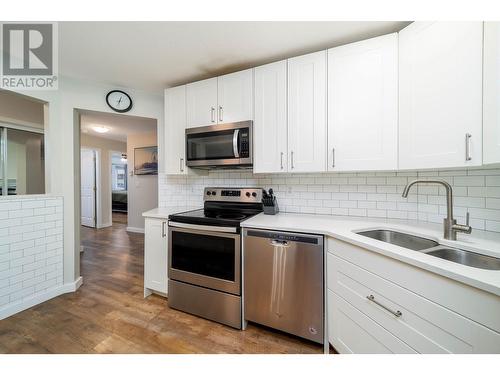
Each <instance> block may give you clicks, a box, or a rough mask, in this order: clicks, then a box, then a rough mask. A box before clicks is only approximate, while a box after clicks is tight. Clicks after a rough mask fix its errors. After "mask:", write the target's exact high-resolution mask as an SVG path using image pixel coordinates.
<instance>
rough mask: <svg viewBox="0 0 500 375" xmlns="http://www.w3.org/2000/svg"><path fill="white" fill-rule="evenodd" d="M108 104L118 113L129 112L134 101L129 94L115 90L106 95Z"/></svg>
mask: <svg viewBox="0 0 500 375" xmlns="http://www.w3.org/2000/svg"><path fill="white" fill-rule="evenodd" d="M106 102H107V103H108V105H109V106H110V107H111V109H112V110H114V111H116V112H128V111H130V109H132V99H131V98H130V96H128V94H127V93H125V92H123V91H120V90H113V91H110V92H109V93H108V95H106Z"/></svg>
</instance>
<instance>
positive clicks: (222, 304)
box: [168, 188, 262, 329]
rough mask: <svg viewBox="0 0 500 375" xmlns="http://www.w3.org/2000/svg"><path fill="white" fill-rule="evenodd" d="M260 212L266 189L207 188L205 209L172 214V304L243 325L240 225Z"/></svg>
mask: <svg viewBox="0 0 500 375" xmlns="http://www.w3.org/2000/svg"><path fill="white" fill-rule="evenodd" d="M260 212H262V189H259V188H205V191H204V208H203V209H200V210H194V211H188V212H184V213H180V214H175V215H170V216H169V222H168V226H169V229H168V244H169V249H170V253H169V260H168V268H169V278H170V279H169V281H168V290H169V295H168V305H169V306H170V307H172V308H174V309H178V310H182V311H186V312H189V313H192V314H195V315H199V316H202V317H204V318H207V319H211V320H215V321H217V322H219V323H223V324H226V325H229V326H231V327H235V328H239V329H241V327H242V320H241V314H242V312H241V310H242V307H241V236H240V223H241V222H242V221H243V220H246V219H248V218H249V217H251V216H254V215H256V214H258V213H260Z"/></svg>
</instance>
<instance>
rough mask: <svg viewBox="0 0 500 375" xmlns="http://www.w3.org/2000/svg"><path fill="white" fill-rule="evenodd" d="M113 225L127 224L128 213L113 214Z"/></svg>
mask: <svg viewBox="0 0 500 375" xmlns="http://www.w3.org/2000/svg"><path fill="white" fill-rule="evenodd" d="M112 216H113V219H112V220H113V223H121V224H127V213H126V212H115V211H113V212H112Z"/></svg>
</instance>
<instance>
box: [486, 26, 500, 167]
mask: <svg viewBox="0 0 500 375" xmlns="http://www.w3.org/2000/svg"><path fill="white" fill-rule="evenodd" d="M483 77H484V82H483V90H484V93H483V100H484V103H483V133H484V134H483V147H484V150H483V163H484V164H493V163H500V105H498V104H499V103H500V22H485V23H484V74H483Z"/></svg>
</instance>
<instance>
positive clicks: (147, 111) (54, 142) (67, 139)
mask: <svg viewBox="0 0 500 375" xmlns="http://www.w3.org/2000/svg"><path fill="white" fill-rule="evenodd" d="M119 88H120V87H116V86H108V85H102V84H97V83H92V82H88V81H79V80H75V79H70V78H66V77H59V90H55V91H24V92H23V91H19V92H20V93H22V94H24V95H27V96H31V97H34V98H37V99H39V100H42V101H44V102H46V103H47V106H46V112H45V116H46V118H47V119H48V124H47V126H46V131H45V139H46V142H45V145H46V164H45V166H46V167H45V169H46V174H47V176H48V178H47V180H46V191H47V192H48V193H51V194H56V195H60V196H62V197H63V199H64V202H65V203H66V204H65V205H64V267H63V269H64V283H66V284H71V283H74V282H75V281H77V280H78V279H79V277H80V258H79V253H80V228H79V225H80V173H79V170H80V132H79V129H78V126H77V124H78V123H79V119H78V117H79V116H78V112H77V110H78V109H87V110H92V111H100V112H109V113H114V112H112V110H111V109H110V108H109V107H108V106H107V104H106V102H105V98H106V94H107V92H109V91H110V90H112V89H119ZM121 89H123V90H125V91H126V92H128V93H129V94H130V95H131V97H132V99H133V101H134V105H133V108H132V110H131V111H130V112H128V114H130V115H134V116H141V117H149V118H154V119H157V120H158V123H157V125H158V138H159V139H163V113H164V109H163V97H162V94H158V95H156V94H151V93H147V92H143V91H138V90H131V89H127V88H123V87H122V88H121ZM160 153H161V148H160ZM159 160H160V166H159V167H160V169H161V168H162V167H163V165H162V164H161V160H162V157H161V155H160V158H159Z"/></svg>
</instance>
